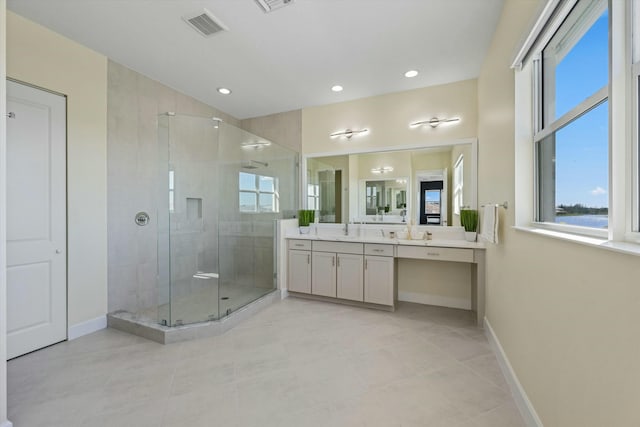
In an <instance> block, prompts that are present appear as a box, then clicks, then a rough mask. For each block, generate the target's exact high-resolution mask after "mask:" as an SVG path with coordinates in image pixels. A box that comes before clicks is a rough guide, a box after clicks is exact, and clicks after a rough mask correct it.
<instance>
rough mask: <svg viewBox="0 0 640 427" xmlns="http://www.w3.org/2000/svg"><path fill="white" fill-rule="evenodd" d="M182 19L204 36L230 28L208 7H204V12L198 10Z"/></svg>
mask: <svg viewBox="0 0 640 427" xmlns="http://www.w3.org/2000/svg"><path fill="white" fill-rule="evenodd" d="M182 19H184V21H185V22H186V23H187V24H189V25H191V26H192V27H193V29H194V30H196V31H197V32H198V33H199V34H201V35H203V36H204V37H210V36H212V35H214V34H216V33H219V32H220V31H226V30H228V28H227V27H226V26H225V25H224V24H223V23H222V22H220V20H219V19H218V18H216V17H215V16H213V14H212V13H211V12H209V11H208V10H207V9H203V11H202V12H198V13H197V14H192V15H187V16H183V17H182Z"/></svg>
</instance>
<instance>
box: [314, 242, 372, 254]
mask: <svg viewBox="0 0 640 427" xmlns="http://www.w3.org/2000/svg"><path fill="white" fill-rule="evenodd" d="M311 247H312V248H313V250H314V251H318V252H339V253H343V254H362V252H363V250H362V243H350V242H330V241H324V240H319V241H314V242H313V244H312V245H311Z"/></svg>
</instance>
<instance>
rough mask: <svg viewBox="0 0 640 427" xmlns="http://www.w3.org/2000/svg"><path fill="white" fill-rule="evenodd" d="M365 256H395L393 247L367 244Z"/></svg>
mask: <svg viewBox="0 0 640 427" xmlns="http://www.w3.org/2000/svg"><path fill="white" fill-rule="evenodd" d="M364 254H365V255H379V256H393V245H385V244H377V243H365V244H364Z"/></svg>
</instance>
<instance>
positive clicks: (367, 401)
mask: <svg viewBox="0 0 640 427" xmlns="http://www.w3.org/2000/svg"><path fill="white" fill-rule="evenodd" d="M8 400H9V418H10V419H11V421H12V422H13V423H14V425H16V426H20V427H31V426H33V427H40V426H44V425H46V426H100V425H120V426H136V427H144V426H155V427H158V426H165V427H170V426H189V427H197V426H212V425H225V426H237V427H240V426H241V427H251V426H261V427H264V426H267V427H268V426H278V427H287V426H295V427H301V426H323V427H327V426H329V427H331V426H336V427H337V426H341V427H352V426H385V427H388V426H416V427H417V426H458V427H479V426H486V425H491V426H494V427H498V426H508V427H519V426H524V422H523V421H522V419H521V418H520V415H519V414H518V410H517V408H516V406H515V404H514V402H513V398H512V397H511V395H510V393H509V390H508V387H507V385H506V383H505V381H504V378H503V377H502V375H501V374H500V371H499V368H498V365H497V362H496V360H495V357H494V356H493V353H492V352H491V350H490V348H489V345H488V343H487V341H486V339H485V338H484V336H483V335H482V331H481V330H479V329H477V328H476V327H475V326H473V319H472V318H471V316H470V315H469V313H468V312H466V311H463V310H455V309H446V308H442V307H431V306H424V305H418V304H410V303H399V305H398V309H397V310H396V311H395V312H393V313H389V312H381V311H375V310H369V309H363V308H356V307H348V306H342V305H335V304H329V303H324V302H316V301H308V300H302V299H295V298H287V299H285V300H283V301H281V302H278V303H275V304H272V305H270V306H268V307H266V308H265V309H264V310H262V311H260V312H258V313H257V314H255V315H254V316H253V317H251V318H249V319H248V320H246V321H244V322H242V323H240V324H239V325H237V326H236V327H234V328H233V329H230V330H229V331H227V332H226V333H224V334H222V335H218V336H215V337H212V338H204V339H200V340H194V341H187V342H181V343H176V344H169V345H162V344H157V343H154V342H151V341H148V340H146V339H144V338H140V337H137V336H133V335H129V334H126V333H123V332H119V331H116V330H113V329H105V330H102V331H99V332H96V333H94V334H91V335H87V336H84V337H81V338H79V339H76V340H74V341H69V342H64V343H61V344H57V345H54V346H51V347H48V348H45V349H43V350H40V351H37V352H34V353H31V354H28V355H25V356H22V357H19V358H17V359H14V360H11V361H9V362H8Z"/></svg>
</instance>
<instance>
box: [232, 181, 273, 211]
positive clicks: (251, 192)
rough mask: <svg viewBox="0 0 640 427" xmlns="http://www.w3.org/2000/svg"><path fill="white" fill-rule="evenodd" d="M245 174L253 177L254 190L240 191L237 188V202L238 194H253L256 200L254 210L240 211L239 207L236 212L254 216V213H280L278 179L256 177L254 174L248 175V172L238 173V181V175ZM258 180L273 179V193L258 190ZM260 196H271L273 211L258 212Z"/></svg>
mask: <svg viewBox="0 0 640 427" xmlns="http://www.w3.org/2000/svg"><path fill="white" fill-rule="evenodd" d="M242 173H244V174H246V175H253V176H254V177H255V183H254V188H253V189H252V190H246V189H240V188H239V187H238V193H239V194H238V200H239V195H240V194H243V193H244V194H253V195H254V197H255V200H256V210H242V207H241V206H238V210H239V211H240V213H248V214H254V213H259V214H260V213H262V214H264V213H278V212H280V194H279V192H278V178H277V177H275V176H270V175H258V174H255V173H248V172H242V171H241V172H240V173H239V174H238V179H240V174H242ZM260 178H271V179H273V191H261V190H260ZM261 194H269V195H272V196H273V208H274V210H268V211H263V210H260V195H261Z"/></svg>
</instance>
